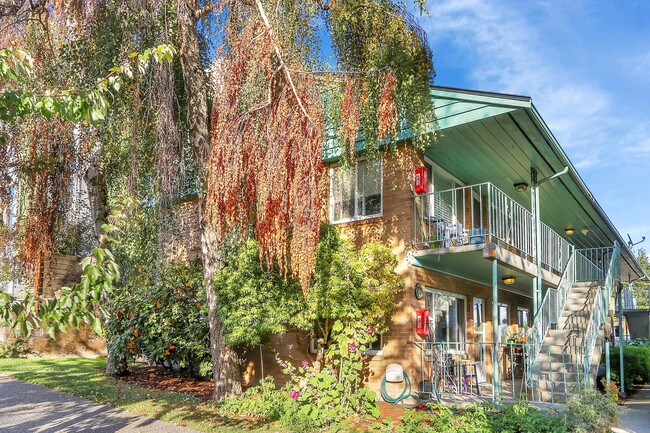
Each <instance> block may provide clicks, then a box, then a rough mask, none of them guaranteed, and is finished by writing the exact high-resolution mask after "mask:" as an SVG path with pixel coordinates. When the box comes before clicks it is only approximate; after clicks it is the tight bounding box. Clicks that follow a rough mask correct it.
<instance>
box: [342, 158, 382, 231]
mask: <svg viewBox="0 0 650 433" xmlns="http://www.w3.org/2000/svg"><path fill="white" fill-rule="evenodd" d="M330 177H331V181H330V220H331V221H332V222H344V221H352V220H355V219H362V218H368V217H374V216H380V215H381V212H382V167H381V159H380V158H377V159H373V160H361V161H357V163H356V164H355V165H354V166H353V167H346V168H344V167H333V168H332V169H330Z"/></svg>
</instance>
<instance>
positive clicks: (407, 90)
mask: <svg viewBox="0 0 650 433" xmlns="http://www.w3.org/2000/svg"><path fill="white" fill-rule="evenodd" d="M0 6H1V7H0V15H1V17H0V19H1V20H2V22H1V23H0V25H1V26H2V28H3V29H4V30H5V31H4V33H3V36H2V37H3V38H5V39H4V40H3V41H2V42H3V43H4V44H9V43H11V44H13V45H14V46H20V47H24V48H26V49H28V50H29V51H31V52H34V53H39V55H38V56H35V77H38V79H37V80H36V81H35V82H34V86H35V87H36V88H38V86H40V85H42V84H43V83H47V84H48V85H49V86H50V87H52V86H54V87H57V86H58V87H59V88H68V87H70V86H74V87H75V88H87V87H89V86H93V85H95V83H96V81H97V79H98V77H99V76H101V75H102V72H101V71H102V70H103V71H105V70H107V69H110V68H111V66H112V65H115V64H119V63H120V62H121V61H123V60H124V59H128V58H129V57H130V56H129V54H130V53H131V52H143V51H146V50H147V49H150V48H151V47H153V46H155V45H157V44H160V43H166V44H170V45H172V46H174V47H175V48H176V52H177V53H178V56H177V57H176V60H175V61H174V63H173V64H171V65H159V66H155V67H151V68H140V67H134V68H133V70H132V73H131V77H130V78H132V82H130V83H129V84H128V85H125V86H123V88H122V89H121V90H120V91H117V92H113V93H112V94H111V96H110V97H108V98H107V103H110V108H109V109H108V110H107V112H106V119H105V120H104V121H103V122H102V123H101V124H99V125H98V126H94V125H91V124H87V123H86V124H84V123H82V124H81V126H80V127H77V128H72V127H64V128H57V127H56V125H55V124H53V123H51V122H57V121H58V120H57V119H56V118H55V119H45V121H43V120H42V119H40V118H38V119H27V120H28V121H25V122H21V123H20V125H16V126H15V127H12V128H14V129H13V130H12V131H9V133H10V135H11V137H12V140H10V143H11V144H10V145H8V146H5V147H4V148H2V151H3V152H5V153H6V154H7V155H9V157H8V158H12V161H14V162H12V164H11V165H10V166H6V167H4V168H3V167H2V166H1V165H0V170H3V169H4V170H5V171H7V170H14V171H15V170H16V167H19V169H18V172H15V173H14V174H12V175H11V178H12V182H13V186H14V187H18V188H19V189H20V188H23V187H24V188H27V190H29V191H26V192H25V193H23V194H21V197H25V198H26V200H27V201H28V203H29V206H31V208H32V209H34V212H36V213H35V216H34V217H32V221H30V219H29V217H27V218H25V219H22V221H23V222H22V223H21V224H22V226H23V227H25V228H27V230H25V233H24V235H23V238H22V239H21V240H19V244H20V245H21V246H20V248H22V249H25V251H30V250H33V249H34V248H44V249H45V250H47V251H51V250H52V249H53V242H52V241H51V240H52V239H54V232H55V230H56V228H57V227H59V226H60V224H58V221H57V220H58V218H59V217H60V212H58V209H59V206H60V204H61V203H63V202H65V199H66V198H67V196H66V195H65V191H66V188H69V181H67V180H66V179H72V178H74V175H79V174H82V175H83V176H86V177H87V178H91V182H90V183H91V184H92V185H96V186H97V188H96V190H94V191H92V195H93V197H94V202H95V204H96V205H95V210H96V213H97V214H98V215H99V214H102V213H105V209H107V208H108V207H110V206H111V205H112V204H115V203H118V202H119V201H120V200H123V199H124V198H127V197H130V198H135V199H136V201H138V202H140V203H148V204H151V203H155V204H157V205H159V206H160V207H159V209H160V211H159V212H154V214H155V215H157V217H156V218H158V221H159V222H160V221H164V215H165V212H166V209H168V206H167V204H169V203H170V202H171V201H172V200H173V198H174V197H176V196H178V194H179V193H180V192H182V191H183V190H184V189H185V190H187V189H193V188H194V189H196V191H197V192H198V195H199V203H200V212H199V214H200V217H199V221H198V222H197V223H198V224H199V225H200V228H201V233H202V236H201V238H202V239H201V247H202V259H203V266H204V276H205V283H206V291H207V299H208V303H209V322H210V341H211V353H212V361H213V367H214V368H213V371H214V381H215V391H214V397H215V399H221V398H222V397H224V396H225V395H228V394H236V393H239V392H240V382H239V368H238V365H237V362H236V356H235V353H234V351H233V350H232V349H231V348H230V347H228V345H227V344H226V343H225V341H224V338H223V330H222V327H221V323H220V320H219V317H218V315H217V314H216V312H217V311H218V309H219V308H218V307H219V299H218V298H217V296H216V294H215V292H214V291H213V289H212V279H213V276H214V275H215V272H217V271H218V270H219V269H221V268H222V267H223V265H224V254H225V250H226V249H225V245H226V244H227V243H228V242H235V243H236V242H237V241H236V240H237V239H246V238H247V235H248V234H250V233H252V234H253V236H254V237H255V238H256V240H257V241H258V243H259V253H260V258H261V259H262V261H263V262H264V263H266V264H267V266H269V267H274V268H275V269H279V270H280V272H281V273H282V274H283V275H284V276H285V278H292V279H296V280H297V281H299V283H300V286H301V287H302V290H303V292H304V293H307V292H308V290H309V286H310V282H311V278H312V277H311V276H312V274H313V270H314V266H315V256H316V244H317V241H318V234H319V227H320V222H321V220H322V219H323V214H322V213H323V206H322V197H323V195H324V193H325V192H326V188H325V185H324V176H323V175H324V166H323V164H322V150H323V146H324V144H325V141H326V138H327V137H330V138H332V137H334V141H335V142H336V148H337V149H336V150H337V152H338V154H339V156H340V158H341V159H342V161H343V162H344V163H350V162H353V161H354V158H355V156H356V153H357V150H358V149H357V148H356V146H357V144H356V142H357V137H358V136H359V134H360V133H361V132H362V135H363V138H364V146H365V147H364V150H363V151H364V153H365V154H366V156H367V157H373V156H374V157H376V156H377V155H378V152H379V149H380V148H381V147H387V148H389V149H393V150H394V149H395V146H396V142H397V138H398V132H399V131H400V130H403V129H406V128H408V129H410V130H411V132H412V136H413V137H415V138H414V139H413V140H414V144H415V145H416V146H422V145H423V144H424V143H426V142H428V141H429V140H430V139H431V137H432V134H433V133H432V130H433V129H432V123H433V122H434V121H435V118H434V113H433V105H432V101H431V98H430V87H429V86H430V82H431V79H432V77H433V64H432V59H431V52H430V50H429V48H428V46H427V43H426V39H425V36H424V33H423V32H422V30H421V29H420V28H419V27H418V25H417V22H416V20H415V19H414V18H413V16H412V15H411V14H410V13H409V12H408V10H407V5H406V4H405V2H401V1H400V2H397V1H389V0H345V1H344V0H330V1H325V0H304V1H293V0H275V1H270V0H220V1H213V0H199V1H196V0H177V1H164V0H157V1H144V0H128V1H117V0H114V1H113V0H94V1H82V0H67V1H64V0H55V1H39V2H33V1H20V0H14V1H11V2H5V3H2V5H0ZM424 6H425V5H424V2H423V1H422V0H419V1H415V8H416V9H420V11H422V10H423V8H424ZM135 60H136V62H137V60H138V58H137V57H136V58H135ZM100 117H103V116H100ZM100 120H101V119H100ZM39 122H45V123H44V124H39ZM41 130H42V131H46V132H47V134H45V138H43V137H42V136H40V135H39V136H35V135H37V134H35V132H36V131H41ZM30 133H31V134H33V135H29V134H30ZM54 134H59V135H60V134H63V136H61V137H56V138H55V137H54ZM34 143H37V144H34ZM38 143H40V144H38ZM30 146H31V147H32V148H33V149H34V151H33V152H32V153H30V151H29V149H30ZM30 155H33V156H30ZM41 160H43V161H45V162H44V163H41V162H40V161H41ZM71 161H75V164H70V162H71ZM30 167H34V170H30ZM43 170H45V172H44V171H43ZM61 170H63V172H64V173H66V172H69V173H70V175H68V176H67V177H66V176H64V177H63V178H62V179H63V180H61V179H60V178H59V177H58V176H57V174H58V173H59V172H60V171H61ZM44 173H45V174H44ZM29 176H32V177H34V180H33V181H32V182H28V181H26V179H28V177H29ZM39 179H40V180H39ZM188 179H190V181H188ZM188 185H189V186H188ZM10 191H11V189H10V188H5V189H4V190H2V191H0V197H3V196H4V197H7V196H9V195H10V193H9V192H10ZM39 191H41V192H39ZM32 194H35V195H33V196H32ZM39 200H40V201H39ZM3 203H4V204H3ZM3 203H0V207H1V206H4V207H5V208H6V205H7V200H5V202H3ZM97 219H98V220H99V219H101V218H100V216H97ZM37 222H38V224H37ZM19 225H20V224H19ZM34 225H38V227H39V228H40V227H42V230H40V231H39V233H31V232H30V231H29V230H28V228H29V227H32V226H34ZM158 228H159V230H165V228H164V226H163V225H161V224H159V225H158ZM35 235H39V236H44V237H45V238H44V239H39V240H36V239H33V240H31V239H30V237H31V236H35ZM41 253H43V254H45V253H46V251H42V252H40V251H39V254H31V255H29V254H28V256H27V259H29V258H30V257H42V254H41ZM145 253H147V254H148V255H147V254H143V253H142V252H138V251H135V249H130V250H128V251H126V253H125V254H124V255H123V257H124V261H127V262H128V261H129V260H131V259H133V258H134V257H151V259H150V260H141V262H140V263H136V262H130V264H131V265H132V266H131V268H133V272H136V271H138V269H140V270H141V268H142V267H146V266H147V264H149V265H151V264H152V263H157V261H158V260H157V259H158V258H159V257H157V254H158V253H157V252H156V251H148V252H145ZM117 256H118V257H120V254H117ZM27 262H30V260H27ZM31 263H33V266H34V267H36V266H37V264H36V263H34V260H31ZM150 271H154V270H153V269H152V270H150ZM125 274H126V276H127V277H128V274H129V272H126V273H125Z"/></svg>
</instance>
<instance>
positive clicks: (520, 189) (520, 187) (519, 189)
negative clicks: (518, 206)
mask: <svg viewBox="0 0 650 433" xmlns="http://www.w3.org/2000/svg"><path fill="white" fill-rule="evenodd" d="M512 186H514V187H515V190H516V191H517V192H524V191H526V188H528V184H527V183H526V182H519V183H515V184H514V185H512Z"/></svg>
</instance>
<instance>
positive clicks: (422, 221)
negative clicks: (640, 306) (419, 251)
mask: <svg viewBox="0 0 650 433" xmlns="http://www.w3.org/2000/svg"><path fill="white" fill-rule="evenodd" d="M413 209H414V215H415V218H414V222H413V231H414V243H415V244H416V245H420V246H425V247H427V248H449V247H454V246H461V245H466V244H482V243H485V242H495V243H500V244H503V245H506V246H507V247H510V248H512V249H514V250H515V251H516V252H518V253H519V254H520V255H521V256H522V257H524V258H526V259H528V260H530V261H531V262H534V256H535V251H534V240H533V216H532V214H531V213H530V211H529V210H528V209H526V208H525V207H523V206H522V205H520V204H519V203H517V202H516V201H514V200H513V199H512V198H510V197H509V196H508V195H507V194H505V193H504V192H503V191H501V190H500V189H499V188H497V187H495V186H494V185H493V184H491V183H489V182H486V183H481V184H477V185H470V186H463V187H459V188H453V189H449V190H445V191H438V192H434V193H428V194H420V195H415V196H414V199H413ZM572 249H573V246H572V245H571V244H570V243H568V242H567V241H566V240H565V239H564V238H563V237H562V236H560V235H559V234H558V233H557V232H555V231H553V230H552V229H551V228H550V227H548V226H547V225H545V224H542V229H541V259H542V266H543V267H545V268H546V269H548V270H549V271H552V272H555V273H557V274H560V273H561V272H562V271H563V270H564V268H565V266H566V263H567V262H568V260H569V256H570V255H571V251H572Z"/></svg>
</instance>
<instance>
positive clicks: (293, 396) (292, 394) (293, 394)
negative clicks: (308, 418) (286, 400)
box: [289, 389, 300, 400]
mask: <svg viewBox="0 0 650 433" xmlns="http://www.w3.org/2000/svg"><path fill="white" fill-rule="evenodd" d="M289 396H290V397H291V400H297V399H298V397H300V392H298V391H296V390H295V389H292V390H291V392H290V393H289Z"/></svg>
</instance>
